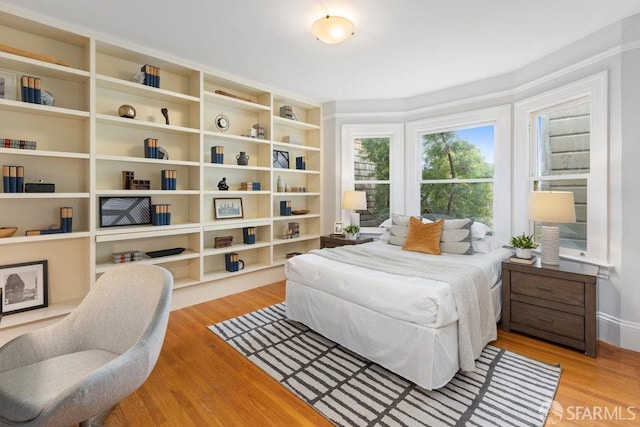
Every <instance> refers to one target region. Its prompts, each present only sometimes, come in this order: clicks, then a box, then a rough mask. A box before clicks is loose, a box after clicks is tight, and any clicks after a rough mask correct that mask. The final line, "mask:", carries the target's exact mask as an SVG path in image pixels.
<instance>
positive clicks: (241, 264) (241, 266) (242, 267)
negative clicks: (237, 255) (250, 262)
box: [238, 259, 244, 270]
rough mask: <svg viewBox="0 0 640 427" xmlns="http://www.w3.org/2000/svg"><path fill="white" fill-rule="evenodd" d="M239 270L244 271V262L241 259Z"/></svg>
mask: <svg viewBox="0 0 640 427" xmlns="http://www.w3.org/2000/svg"><path fill="white" fill-rule="evenodd" d="M238 270H244V261H243V260H241V259H239V260H238Z"/></svg>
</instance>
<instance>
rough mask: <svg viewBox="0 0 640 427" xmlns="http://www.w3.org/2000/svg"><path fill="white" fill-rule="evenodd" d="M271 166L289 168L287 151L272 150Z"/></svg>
mask: <svg viewBox="0 0 640 427" xmlns="http://www.w3.org/2000/svg"><path fill="white" fill-rule="evenodd" d="M273 167H274V168H282V169H289V152H288V151H280V150H273Z"/></svg>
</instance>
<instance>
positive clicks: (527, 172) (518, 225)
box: [513, 71, 609, 265]
mask: <svg viewBox="0 0 640 427" xmlns="http://www.w3.org/2000/svg"><path fill="white" fill-rule="evenodd" d="M607 85H608V73H607V72H606V71H603V72H600V73H598V74H595V75H593V76H590V77H586V78H584V79H581V80H578V81H576V82H573V83H570V84H567V85H564V86H561V87H558V88H555V89H552V90H549V91H547V92H544V93H541V94H539V95H536V96H532V97H529V98H526V99H523V100H521V101H518V102H516V103H515V104H514V130H515V132H514V137H515V141H514V142H515V143H514V160H513V167H514V171H515V173H514V179H513V181H514V195H513V218H514V220H513V221H514V222H513V224H514V231H513V234H514V235H515V234H520V233H523V232H525V233H528V234H531V233H533V231H534V223H533V221H530V220H529V219H528V217H527V211H528V199H529V192H530V191H531V190H532V189H533V185H534V182H535V181H537V180H540V178H542V179H543V180H548V177H538V176H536V175H535V166H536V162H537V159H536V158H534V157H533V156H535V154H536V151H535V148H534V145H535V142H536V141H534V140H533V139H532V138H534V137H535V136H536V134H537V133H536V131H535V129H532V127H533V125H534V124H533V123H532V117H534V115H537V114H539V113H541V112H544V111H548V110H549V109H551V108H556V107H558V108H560V107H562V106H563V105H567V104H568V103H573V102H577V101H578V100H581V99H587V100H588V101H589V102H590V108H591V116H590V124H591V129H590V147H589V150H590V170H589V173H588V174H580V177H581V178H582V179H584V177H585V175H588V176H587V251H586V252H583V251H578V250H573V249H568V248H560V256H561V257H564V258H573V259H579V260H586V261H589V262H592V263H595V264H600V265H606V264H608V260H609V245H608V241H609V240H608V239H609V232H608V226H607V224H608V223H607V217H608V203H607V202H608V187H607V183H608V163H609V160H608V159H609V153H608V151H609V149H608V147H609V140H608V135H607V129H608V115H607V109H608V107H607V106H608V92H607ZM572 176H573V175H562V176H559V177H560V178H561V179H570V178H571V177H572Z"/></svg>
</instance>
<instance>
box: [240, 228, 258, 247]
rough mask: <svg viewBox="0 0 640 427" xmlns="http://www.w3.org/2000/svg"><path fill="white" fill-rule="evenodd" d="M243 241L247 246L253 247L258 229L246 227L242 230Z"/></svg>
mask: <svg viewBox="0 0 640 427" xmlns="http://www.w3.org/2000/svg"><path fill="white" fill-rule="evenodd" d="M242 241H243V242H244V243H245V244H246V245H253V244H254V243H256V228H255V227H244V228H243V229H242Z"/></svg>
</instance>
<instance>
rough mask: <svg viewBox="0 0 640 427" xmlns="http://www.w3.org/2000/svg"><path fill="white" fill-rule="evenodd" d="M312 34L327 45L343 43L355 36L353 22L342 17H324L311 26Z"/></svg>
mask: <svg viewBox="0 0 640 427" xmlns="http://www.w3.org/2000/svg"><path fill="white" fill-rule="evenodd" d="M311 32H312V33H313V35H314V36H315V37H316V38H317V39H318V40H321V41H323V42H325V43H329V44H334V43H341V42H343V41H345V40H346V39H348V38H349V37H350V36H352V35H353V34H354V26H353V22H351V21H349V20H348V19H347V18H343V17H342V16H329V15H327V16H324V17H322V18H320V19H318V20H317V21H316V22H314V23H313V25H312V26H311Z"/></svg>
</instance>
